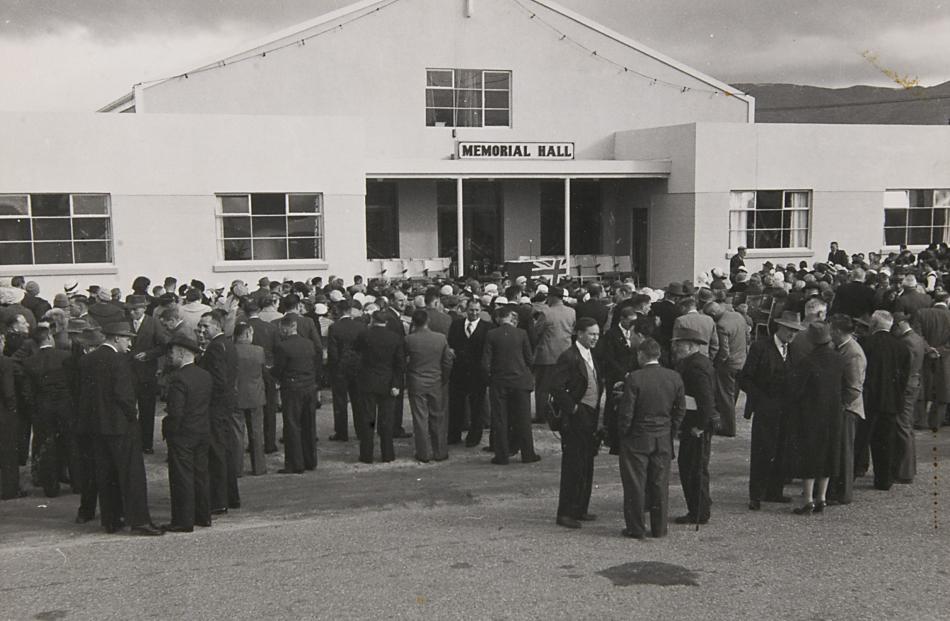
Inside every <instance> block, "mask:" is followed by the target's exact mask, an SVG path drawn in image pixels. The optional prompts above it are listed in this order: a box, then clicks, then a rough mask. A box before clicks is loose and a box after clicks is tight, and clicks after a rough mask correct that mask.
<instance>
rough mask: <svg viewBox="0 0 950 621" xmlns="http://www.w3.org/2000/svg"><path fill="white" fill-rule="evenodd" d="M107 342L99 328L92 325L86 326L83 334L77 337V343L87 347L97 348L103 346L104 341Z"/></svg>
mask: <svg viewBox="0 0 950 621" xmlns="http://www.w3.org/2000/svg"><path fill="white" fill-rule="evenodd" d="M105 340H106V337H105V336H103V334H102V332H100V331H99V328H94V327H92V326H90V325H88V324H87V325H86V327H85V328H83V329H82V332H81V333H80V334H79V335H78V336H76V341H77V342H78V343H79V344H80V345H85V346H86V347H96V346H98V345H102V343H103V341H105Z"/></svg>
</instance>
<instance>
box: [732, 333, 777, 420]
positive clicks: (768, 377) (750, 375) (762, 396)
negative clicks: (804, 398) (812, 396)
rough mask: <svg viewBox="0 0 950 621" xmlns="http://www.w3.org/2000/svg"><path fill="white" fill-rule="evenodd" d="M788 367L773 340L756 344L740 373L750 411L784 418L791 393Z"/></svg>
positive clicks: (764, 340)
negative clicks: (788, 396) (788, 395)
mask: <svg viewBox="0 0 950 621" xmlns="http://www.w3.org/2000/svg"><path fill="white" fill-rule="evenodd" d="M788 367H789V365H788V364H787V363H786V362H785V361H784V360H782V354H781V353H779V351H778V349H777V348H776V347H775V343H774V341H773V339H772V337H768V338H765V339H760V340H758V341H756V342H754V343H752V346H751V347H750V348H749V355H748V356H747V357H746V361H745V365H743V367H742V371H741V373H740V374H739V386H740V387H741V388H742V390H744V391H745V393H746V396H747V397H748V401H747V402H746V408H750V407H751V408H752V411H753V412H755V413H756V414H764V415H766V416H768V415H780V414H781V413H782V412H783V411H784V410H785V403H786V398H787V394H788V377H787V376H788V370H789V369H788Z"/></svg>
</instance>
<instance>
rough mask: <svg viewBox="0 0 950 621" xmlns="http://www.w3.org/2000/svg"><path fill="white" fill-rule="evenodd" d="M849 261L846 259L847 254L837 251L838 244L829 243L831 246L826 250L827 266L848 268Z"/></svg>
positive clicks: (834, 242)
mask: <svg viewBox="0 0 950 621" xmlns="http://www.w3.org/2000/svg"><path fill="white" fill-rule="evenodd" d="M850 263H851V261H850V260H849V259H848V253H847V252H845V251H844V250H839V249H838V242H836V241H833V242H831V246H830V247H829V249H828V264H829V265H843V266H844V267H848V266H849V265H850Z"/></svg>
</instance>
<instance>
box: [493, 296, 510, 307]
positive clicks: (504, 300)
mask: <svg viewBox="0 0 950 621" xmlns="http://www.w3.org/2000/svg"><path fill="white" fill-rule="evenodd" d="M507 303H508V298H506V297H505V296H503V295H499V296H498V297H497V298H495V306H503V305H505V304H507Z"/></svg>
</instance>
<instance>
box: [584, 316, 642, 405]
mask: <svg viewBox="0 0 950 621" xmlns="http://www.w3.org/2000/svg"><path fill="white" fill-rule="evenodd" d="M630 333H631V335H632V336H633V338H634V340H635V341H639V340H640V337H639V336H637V335H636V333H635V332H633V327H632V326H631V328H630ZM595 353H596V357H597V358H599V359H600V362H601V364H602V365H603V369H604V381H605V382H606V386H607V390H610V389H611V387H612V386H613V385H614V384H615V383H616V382H620V381H623V378H625V377H626V376H627V373H630V372H631V371H633V370H634V369H636V368H637V351H636V349H635V348H634V347H633V345H632V344H631V342H630V340H628V339H627V337H625V336H624V335H623V332H622V331H621V329H620V326H619V325H618V326H617V327H615V328H610V329H609V330H607V333H606V334H604V336H603V337H601V339H600V340H599V341H597V348H596V350H595Z"/></svg>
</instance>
